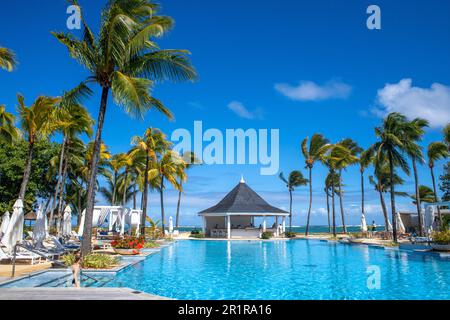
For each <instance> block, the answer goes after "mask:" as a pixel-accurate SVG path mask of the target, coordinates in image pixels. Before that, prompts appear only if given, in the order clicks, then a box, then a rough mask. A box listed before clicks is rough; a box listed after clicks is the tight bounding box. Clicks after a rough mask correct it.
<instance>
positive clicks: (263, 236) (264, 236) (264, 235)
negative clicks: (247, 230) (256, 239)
mask: <svg viewBox="0 0 450 320" xmlns="http://www.w3.org/2000/svg"><path fill="white" fill-rule="evenodd" d="M272 237H273V232H270V231H265V232H263V233H262V234H261V239H264V240H267V239H270V238H272Z"/></svg>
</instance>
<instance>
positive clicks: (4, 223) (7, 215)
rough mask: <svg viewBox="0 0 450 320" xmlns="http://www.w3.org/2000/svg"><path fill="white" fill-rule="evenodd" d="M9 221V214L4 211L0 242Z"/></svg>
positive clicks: (0, 227)
mask: <svg viewBox="0 0 450 320" xmlns="http://www.w3.org/2000/svg"><path fill="white" fill-rule="evenodd" d="M10 220H11V216H10V214H9V211H6V212H5V213H4V214H3V217H2V225H1V226H0V240H1V239H2V237H3V235H4V234H5V233H6V229H8V224H9V221H10Z"/></svg>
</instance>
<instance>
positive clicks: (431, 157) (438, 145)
mask: <svg viewBox="0 0 450 320" xmlns="http://www.w3.org/2000/svg"><path fill="white" fill-rule="evenodd" d="M427 156H428V167H429V168H430V173H431V181H432V182H433V193H434V202H438V201H439V199H438V196H437V190H436V179H435V178H434V163H435V161H438V160H440V159H445V158H447V157H448V156H449V151H448V147H447V145H446V144H445V143H443V142H432V143H430V144H429V145H428V150H427ZM416 197H417V195H416ZM438 215H439V223H440V225H441V226H442V225H443V221H442V214H441V210H440V208H439V206H438Z"/></svg>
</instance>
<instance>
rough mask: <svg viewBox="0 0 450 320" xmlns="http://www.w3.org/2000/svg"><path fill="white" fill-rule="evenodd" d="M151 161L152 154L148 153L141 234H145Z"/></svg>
mask: <svg viewBox="0 0 450 320" xmlns="http://www.w3.org/2000/svg"><path fill="white" fill-rule="evenodd" d="M149 163H150V156H149V155H148V154H147V156H146V159H145V171H144V191H143V192H142V216H141V230H140V233H141V235H145V218H146V217H147V197H148V166H149Z"/></svg>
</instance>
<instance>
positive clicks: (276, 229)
mask: <svg viewBox="0 0 450 320" xmlns="http://www.w3.org/2000/svg"><path fill="white" fill-rule="evenodd" d="M275 235H276V236H277V237H279V236H280V228H279V225H278V216H276V217H275Z"/></svg>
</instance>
